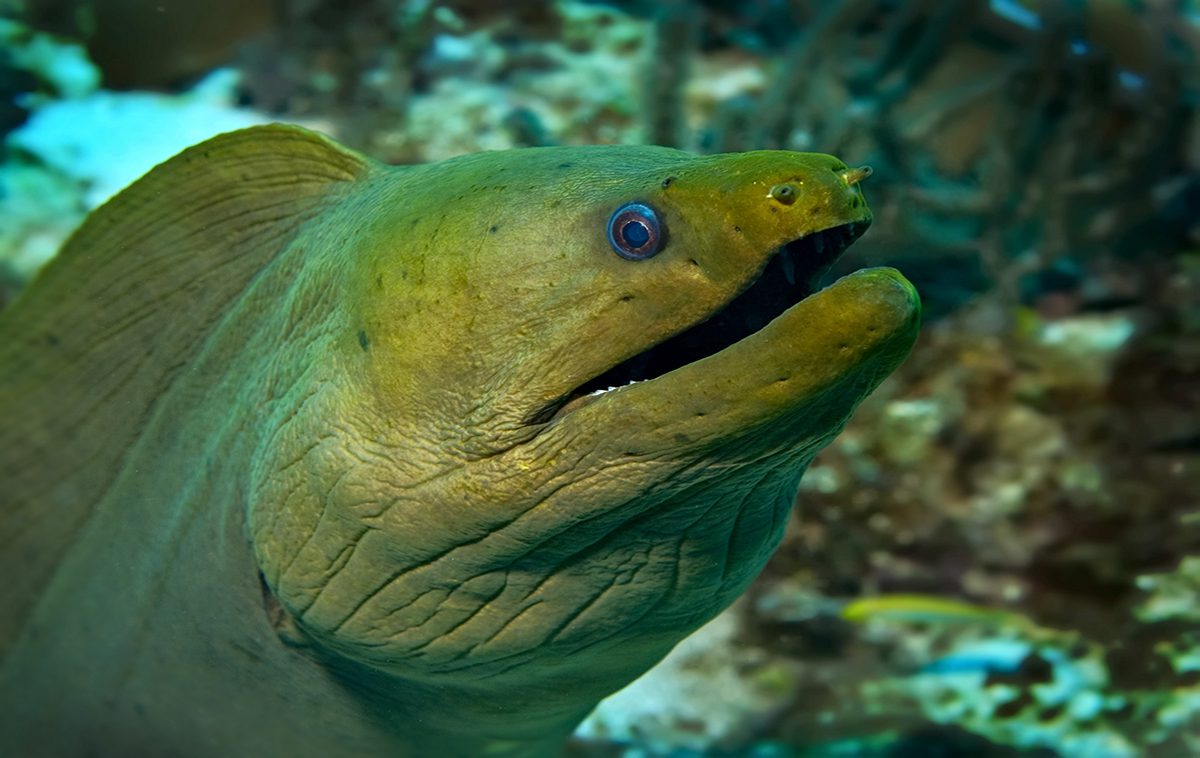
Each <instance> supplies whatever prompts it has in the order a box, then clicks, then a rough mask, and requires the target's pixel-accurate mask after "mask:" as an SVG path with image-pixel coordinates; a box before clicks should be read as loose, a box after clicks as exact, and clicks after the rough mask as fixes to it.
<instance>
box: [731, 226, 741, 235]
mask: <svg viewBox="0 0 1200 758" xmlns="http://www.w3.org/2000/svg"><path fill="white" fill-rule="evenodd" d="M733 231H734V232H736V233H737V234H741V233H742V227H740V226H735V227H733Z"/></svg>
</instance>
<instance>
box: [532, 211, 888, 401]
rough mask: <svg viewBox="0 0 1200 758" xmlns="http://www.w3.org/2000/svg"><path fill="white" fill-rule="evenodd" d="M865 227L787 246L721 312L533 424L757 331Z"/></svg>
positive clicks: (584, 388) (814, 282)
mask: <svg viewBox="0 0 1200 758" xmlns="http://www.w3.org/2000/svg"><path fill="white" fill-rule="evenodd" d="M866 228H867V224H865V223H851V224H843V225H842V226H835V227H833V228H831V229H825V230H824V231H820V232H814V233H812V234H809V235H806V236H804V237H801V238H800V239H797V240H793V241H791V242H789V243H787V244H786V245H784V246H783V247H781V248H780V249H779V250H778V251H777V252H776V253H775V255H773V256H771V258H770V259H769V260H768V261H767V264H766V266H765V267H764V268H763V270H762V272H761V273H760V274H759V276H758V278H757V279H756V280H755V281H754V283H753V284H751V285H750V286H749V287H748V288H746V290H744V291H743V292H742V293H741V294H739V295H738V296H737V297H735V298H734V299H733V300H730V301H729V302H728V303H727V304H726V305H725V307H724V308H722V309H721V310H719V311H717V312H716V313H714V314H713V315H712V316H710V317H709V318H708V319H706V320H705V321H702V322H700V323H698V324H695V325H694V326H692V327H689V328H688V329H686V330H684V331H682V332H680V333H679V334H676V335H675V336H673V337H670V338H668V339H666V340H664V341H663V342H660V343H658V344H657V345H653V346H651V347H650V348H648V349H646V350H643V351H642V352H640V353H638V354H637V355H635V356H633V357H632V358H629V359H627V360H625V361H622V362H621V363H618V364H617V365H616V366H613V367H612V368H611V369H609V370H608V371H605V372H604V373H603V374H601V375H599V376H597V377H596V378H594V379H591V380H590V381H588V382H586V383H585V384H582V385H580V386H579V387H577V388H576V389H575V390H573V391H571V392H570V393H568V394H567V395H565V396H563V397H562V398H560V399H559V400H556V401H555V402H553V403H551V404H550V405H548V406H547V407H546V408H544V409H542V410H541V411H539V412H538V413H537V414H535V416H534V418H533V419H531V421H532V422H533V423H539V422H545V421H548V420H549V419H550V418H551V417H553V416H554V414H555V413H557V412H558V411H559V410H560V409H561V408H562V407H563V406H565V405H566V404H567V403H569V402H571V401H572V400H575V399H576V398H579V397H584V396H587V395H590V394H592V393H594V392H597V391H600V390H607V389H610V388H613V387H622V386H624V385H626V384H631V383H632V382H641V381H646V380H648V379H654V378H656V377H659V376H662V375H663V374H665V373H667V372H669V371H673V370H675V369H677V368H679V367H681V366H686V365H687V364H689V363H694V362H695V361H698V360H700V359H701V358H706V357H708V356H710V355H713V354H714V353H718V352H720V351H721V350H724V349H725V348H727V347H729V346H730V345H732V344H734V343H735V342H738V341H739V340H741V339H743V338H745V337H748V336H750V335H751V334H753V333H754V332H757V331H758V330H759V329H762V328H763V327H764V326H766V325H767V324H768V323H770V322H771V321H772V320H774V319H775V318H776V317H777V316H779V315H780V314H781V313H783V312H784V311H786V310H787V309H788V308H791V307H792V306H793V305H795V304H796V303H798V302H800V301H801V300H803V299H804V298H806V297H808V296H809V295H810V294H812V293H813V292H814V291H815V290H816V289H817V286H818V284H819V281H820V279H821V277H822V276H823V275H824V274H825V272H827V271H828V270H829V267H830V266H832V265H833V263H834V261H835V260H837V257H838V256H839V255H840V254H841V253H842V251H843V250H845V249H846V248H847V247H849V246H850V244H851V243H852V242H854V240H856V239H858V237H859V235H861V234H862V233H863V232H864V231H865V230H866Z"/></svg>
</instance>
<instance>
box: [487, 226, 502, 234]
mask: <svg viewBox="0 0 1200 758" xmlns="http://www.w3.org/2000/svg"><path fill="white" fill-rule="evenodd" d="M499 230H500V227H498V226H496V225H495V224H492V226H491V228H489V229H488V231H489V232H491V233H492V234H495V233H496V232H498V231H499Z"/></svg>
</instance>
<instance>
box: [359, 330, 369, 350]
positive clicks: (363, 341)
mask: <svg viewBox="0 0 1200 758" xmlns="http://www.w3.org/2000/svg"><path fill="white" fill-rule="evenodd" d="M358 346H359V347H361V348H362V349H363V350H364V351H365V350H367V349H368V348H369V347H371V340H369V339H367V333H366V332H365V331H363V330H362V329H359V330H358Z"/></svg>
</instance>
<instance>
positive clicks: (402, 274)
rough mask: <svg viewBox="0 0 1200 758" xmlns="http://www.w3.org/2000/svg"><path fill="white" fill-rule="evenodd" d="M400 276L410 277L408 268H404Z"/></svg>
mask: <svg viewBox="0 0 1200 758" xmlns="http://www.w3.org/2000/svg"><path fill="white" fill-rule="evenodd" d="M400 278H401V279H407V278H408V269H404V270H403V271H401V272H400Z"/></svg>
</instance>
